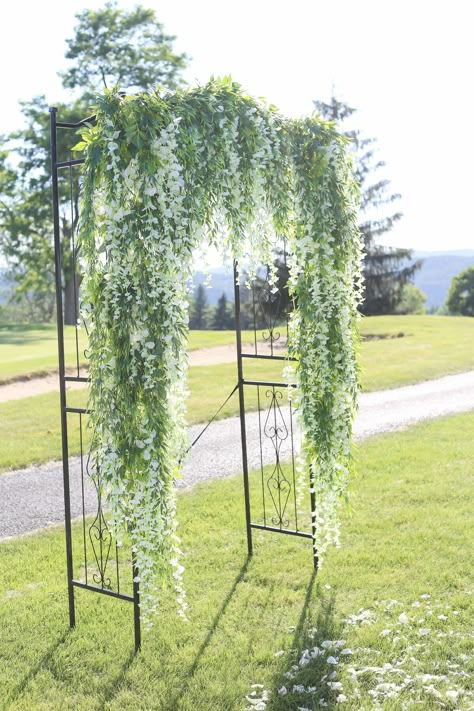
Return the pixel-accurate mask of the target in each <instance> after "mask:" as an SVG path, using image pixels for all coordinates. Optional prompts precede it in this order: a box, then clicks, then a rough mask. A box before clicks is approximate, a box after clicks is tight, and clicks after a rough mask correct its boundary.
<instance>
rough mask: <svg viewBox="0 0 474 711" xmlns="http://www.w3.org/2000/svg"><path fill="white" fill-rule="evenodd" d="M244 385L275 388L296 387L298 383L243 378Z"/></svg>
mask: <svg viewBox="0 0 474 711" xmlns="http://www.w3.org/2000/svg"><path fill="white" fill-rule="evenodd" d="M243 384H244V385H265V386H270V387H275V388H296V383H276V382H275V381H274V380H245V379H244V380H243Z"/></svg>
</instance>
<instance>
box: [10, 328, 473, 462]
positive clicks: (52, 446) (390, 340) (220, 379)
mask: <svg viewBox="0 0 474 711" xmlns="http://www.w3.org/2000/svg"><path fill="white" fill-rule="evenodd" d="M400 333H403V334H404V335H403V336H402V337H390V336H397V335H398V334H400ZM244 335H245V339H246V340H248V341H250V340H251V339H250V334H249V333H245V334H244ZM374 335H375V336H377V337H378V338H377V339H373V338H370V340H365V339H367V337H368V336H374ZM362 336H363V340H362V343H361V356H360V358H361V370H362V375H361V377H362V386H363V390H365V391H371V390H378V389H384V388H390V387H397V386H401V385H408V384H411V383H414V382H419V381H422V380H426V379H428V378H434V377H438V376H441V375H445V374H448V373H453V372H458V371H462V370H468V369H470V368H474V319H469V318H454V317H452V318H451V317H442V316H439V317H437V316H403V317H392V316H387V317H385V316H383V317H374V318H367V319H363V320H362ZM380 336H389V337H384V338H380ZM209 338H211V341H209ZM233 338H234V333H233V332H232V331H229V332H210V331H198V332H191V339H192V343H191V346H192V347H193V348H194V347H195V346H199V347H202V346H203V345H205V346H206V347H207V346H209V343H210V342H211V343H212V342H215V341H216V340H217V339H220V341H221V345H222V344H223V343H225V342H226V339H228V340H227V342H228V343H230V342H232V339H233ZM212 339H213V340H212ZM244 364H245V377H247V378H249V379H257V380H265V379H276V380H277V381H279V380H281V379H282V367H283V366H284V362H281V361H279V362H274V363H269V362H268V361H261V362H256V361H254V360H251V359H249V360H245V362H244ZM236 382H237V369H236V365H235V364H234V363H225V364H221V365H212V366H194V367H191V368H190V369H189V389H190V397H189V400H188V421H189V423H190V424H195V423H199V422H206V421H207V420H209V419H210V418H211V417H212V416H213V415H214V414H215V412H216V411H217V410H218V408H219V407H220V406H221V404H222V403H223V402H224V400H225V399H226V397H227V395H228V394H229V393H230V392H231V391H232V389H233V387H234V386H235V384H236ZM86 402H87V394H86V392H85V391H82V392H77V391H70V392H69V395H68V405H70V406H73V407H85V405H86ZM246 405H247V409H248V410H252V409H256V408H257V401H256V393H255V389H254V388H248V392H247V393H246ZM237 414H238V396H237V394H234V396H233V397H232V398H231V399H230V400H229V402H228V403H227V405H226V406H225V407H224V408H223V409H222V411H221V412H220V413H219V418H223V417H229V416H232V415H237ZM69 423H70V424H69V441H70V451H71V453H78V452H79V427H78V418H77V416H76V415H73V416H71V417H70V418H69ZM86 434H87V433H86ZM60 457H61V434H60V421H59V398H58V395H57V394H55V393H51V394H48V395H37V396H34V397H30V398H25V399H23V400H16V401H11V402H7V403H0V471H5V470H8V469H14V468H20V467H23V466H27V465H29V464H31V463H38V462H45V461H48V460H49V459H59V458H60Z"/></svg>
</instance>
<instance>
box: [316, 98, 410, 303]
mask: <svg viewBox="0 0 474 711" xmlns="http://www.w3.org/2000/svg"><path fill="white" fill-rule="evenodd" d="M314 105H315V107H316V109H317V111H319V113H320V114H321V116H323V118H325V119H327V120H330V121H337V122H338V123H340V124H344V122H345V121H347V119H349V118H350V117H351V116H352V115H353V114H354V113H355V111H356V109H354V108H352V107H350V106H349V105H348V104H346V103H344V102H343V101H339V100H338V99H336V97H335V96H332V97H331V99H330V100H329V103H325V102H323V101H315V102H314ZM344 133H345V135H346V136H348V138H350V139H351V141H352V145H353V151H354V159H355V170H356V175H357V179H358V181H359V183H360V186H361V223H360V225H359V227H360V230H361V234H362V237H363V240H364V246H365V258H364V265H363V268H364V277H365V300H364V303H363V305H362V308H361V311H362V312H363V313H364V314H366V315H373V314H384V313H394V312H395V311H396V309H397V305H398V304H399V303H400V301H401V300H402V298H403V287H404V285H405V284H406V283H408V282H410V281H411V280H412V279H413V275H414V273H415V271H416V270H417V269H418V268H419V267H420V266H421V261H417V262H413V261H412V254H413V252H412V250H410V249H400V248H395V247H385V246H382V245H380V244H377V243H376V240H377V239H378V238H380V237H381V236H382V235H383V234H385V233H386V232H389V231H390V230H391V229H392V227H393V226H394V225H395V224H396V223H397V222H398V221H399V220H400V219H401V217H402V213H401V212H399V211H398V210H395V211H392V210H390V213H389V214H387V215H386V216H385V217H382V218H379V217H377V218H376V217H375V214H377V213H378V212H379V211H380V209H381V208H386V207H388V206H390V205H392V204H393V203H396V202H397V201H398V200H399V198H400V195H399V194H398V193H392V192H391V191H390V181H389V180H387V179H386V178H381V177H380V176H379V171H380V169H382V168H384V167H385V162H384V161H382V160H379V159H378V158H377V156H376V148H375V144H376V142H377V141H376V139H375V138H363V137H362V136H361V134H360V131H358V130H347V131H345V132H344Z"/></svg>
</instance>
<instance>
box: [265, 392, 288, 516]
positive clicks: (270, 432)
mask: <svg viewBox="0 0 474 711" xmlns="http://www.w3.org/2000/svg"><path fill="white" fill-rule="evenodd" d="M265 395H266V397H267V398H269V399H270V404H269V407H268V412H267V416H266V420H265V425H264V428H263V433H264V436H265V437H267V438H268V439H269V440H270V441H271V443H272V446H273V449H274V452H275V464H274V467H273V471H272V473H271V475H270V476H269V477H268V479H267V482H266V487H267V490H268V492H269V494H270V499H271V501H272V503H273V508H274V511H275V513H272V516H271V521H272V523H273V524H274V525H275V526H279V527H281V528H288V527H289V525H290V519H289V518H288V517H286V516H285V513H286V509H287V506H288V499H289V498H290V494H291V483H290V481H289V480H288V479H287V477H286V476H285V472H284V469H283V467H282V462H281V454H282V445H283V443H284V442H285V441H286V440H287V439H288V437H289V429H288V427H287V426H286V423H285V418H284V416H283V413H282V409H281V406H280V402H281V400H282V399H283V394H282V392H281V390H276V389H275V388H271V389H269V390H267V391H266V393H265Z"/></svg>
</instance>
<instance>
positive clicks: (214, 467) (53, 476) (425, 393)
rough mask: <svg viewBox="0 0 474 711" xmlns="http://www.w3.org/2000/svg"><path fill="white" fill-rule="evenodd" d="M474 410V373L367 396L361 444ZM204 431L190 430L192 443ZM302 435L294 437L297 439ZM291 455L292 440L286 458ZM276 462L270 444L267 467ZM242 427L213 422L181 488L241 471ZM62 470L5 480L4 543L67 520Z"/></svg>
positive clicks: (0, 515) (76, 500) (1, 492)
mask: <svg viewBox="0 0 474 711" xmlns="http://www.w3.org/2000/svg"><path fill="white" fill-rule="evenodd" d="M472 409H474V371H471V372H468V373H460V374H459V375H449V376H446V377H444V378H439V379H437V380H430V381H427V382H425V383H420V384H419V385H410V386H406V387H402V388H397V389H394V390H384V391H380V392H374V393H367V394H363V395H362V396H361V398H360V409H359V414H358V416H357V420H356V423H355V436H356V439H358V440H362V439H365V438H366V437H370V436H372V435H376V434H382V433H384V432H392V431H395V430H400V429H404V428H406V427H409V426H410V425H412V424H414V423H415V422H420V421H421V420H429V419H432V418H435V417H440V416H441V415H448V414H453V413H457V412H465V411H468V410H472ZM246 423H247V434H248V454H249V467H250V469H255V468H257V467H259V466H260V452H259V446H258V442H259V430H258V415H257V413H249V414H248V415H247V418H246ZM201 429H202V426H200V425H196V426H194V427H191V428H190V437H191V441H192V440H193V439H194V438H195V437H196V436H197V435H198V434H199V432H200V431H201ZM296 439H297V434H295V440H296ZM285 452H286V455H287V456H288V454H289V440H287V446H286V450H283V451H282V458H283V456H285ZM272 461H274V450H273V446H272V443H271V441H270V440H267V442H266V443H265V446H264V450H263V463H264V464H266V463H270V462H272ZM241 466H242V459H241V451H240V426H239V420H238V418H235V417H233V418H229V419H226V420H221V421H219V422H215V423H213V424H212V425H211V426H210V427H209V429H208V430H207V431H206V433H205V434H204V435H203V437H202V438H201V439H200V440H199V441H198V442H197V444H196V445H195V446H194V447H193V449H192V452H191V453H190V456H189V458H188V461H187V462H186V465H185V467H184V473H183V479H182V480H181V481H180V482H179V484H178V486H179V487H190V486H193V485H194V484H196V483H198V482H201V481H206V480H207V479H216V478H222V477H226V476H229V475H231V474H235V473H237V472H239V471H241ZM70 469H71V491H72V502H71V507H72V515H73V516H78V515H80V514H81V497H80V461H79V458H78V457H74V458H72V459H71V463H70ZM85 484H86V487H85V489H86V491H85V494H86V496H85V499H86V512H92V511H93V510H94V507H95V495H94V489H93V487H92V485H91V483H90V482H89V481H88V480H87V479H86V481H85ZM63 516H64V502H63V492H62V465H61V463H60V462H59V463H58V462H52V463H49V464H43V465H41V466H34V467H29V468H28V469H22V470H20V471H15V472H9V473H7V474H4V475H0V540H1V539H2V538H7V537H10V536H15V535H17V534H20V533H27V532H29V531H34V530H36V529H39V528H45V527H47V526H50V525H54V524H57V523H59V522H61V521H62V520H63Z"/></svg>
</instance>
